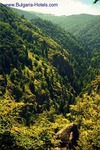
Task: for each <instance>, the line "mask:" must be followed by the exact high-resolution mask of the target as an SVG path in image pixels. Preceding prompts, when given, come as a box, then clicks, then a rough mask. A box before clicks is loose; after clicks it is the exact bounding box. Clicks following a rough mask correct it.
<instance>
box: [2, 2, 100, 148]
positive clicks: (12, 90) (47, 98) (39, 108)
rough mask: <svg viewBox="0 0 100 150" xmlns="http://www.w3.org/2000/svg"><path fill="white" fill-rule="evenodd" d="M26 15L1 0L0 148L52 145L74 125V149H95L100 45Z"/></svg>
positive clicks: (99, 142) (97, 145) (99, 100)
mask: <svg viewBox="0 0 100 150" xmlns="http://www.w3.org/2000/svg"><path fill="white" fill-rule="evenodd" d="M20 14H21V11H20ZM26 14H27V13H26ZM27 15H28V14H27ZM28 19H29V20H27V19H25V16H24V15H23V14H21V16H19V15H17V14H16V13H15V12H14V11H13V10H12V9H10V8H8V7H6V6H4V5H2V4H0V148H1V150H18V149H19V150H50V149H55V147H59V145H60V142H61V141H59V140H57V138H56V136H55V135H56V133H57V132H58V131H59V130H60V129H62V128H63V127H65V126H66V125H69V124H70V123H75V124H77V126H78V129H79V140H78V146H76V147H75V149H76V150H79V149H81V150H99V148H100V134H99V133H100V126H99V125H100V120H99V118H100V113H99V110H100V57H99V55H100V52H99V48H100V46H98V47H96V49H95V50H94V48H93V49H92V46H91V44H90V45H89V44H88V46H87V45H85V44H84V43H82V41H81V40H77V38H76V37H74V36H73V34H72V33H70V32H69V31H66V30H65V29H63V28H61V27H59V26H58V25H56V24H53V23H52V22H50V21H47V20H42V19H40V18H38V17H37V16H35V15H34V16H33V18H28ZM83 30H84V27H83ZM97 30H98V32H99V29H97ZM97 30H96V31H95V32H97ZM97 38H98V35H97ZM94 46H95V45H94ZM92 50H93V51H92ZM73 149H74V148H73Z"/></svg>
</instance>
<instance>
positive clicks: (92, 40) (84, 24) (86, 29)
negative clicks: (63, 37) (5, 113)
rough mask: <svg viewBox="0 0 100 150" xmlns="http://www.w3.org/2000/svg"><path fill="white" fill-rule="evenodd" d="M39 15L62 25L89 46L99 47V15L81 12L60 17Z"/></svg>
mask: <svg viewBox="0 0 100 150" xmlns="http://www.w3.org/2000/svg"><path fill="white" fill-rule="evenodd" d="M39 17H41V18H42V19H47V20H50V21H52V22H53V23H56V24H58V25H59V26H60V27H63V28H64V29H65V30H66V31H68V32H70V33H72V34H73V35H74V36H75V37H76V38H77V39H79V40H80V41H82V42H83V43H85V44H86V45H88V46H89V47H90V48H92V49H100V42H99V41H100V28H99V27H100V16H93V15H87V14H81V15H72V16H61V17H57V16H52V15H51V16H48V15H47V16H46V15H40V16H39Z"/></svg>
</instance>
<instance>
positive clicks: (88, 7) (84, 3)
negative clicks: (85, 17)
mask: <svg viewBox="0 0 100 150" xmlns="http://www.w3.org/2000/svg"><path fill="white" fill-rule="evenodd" d="M0 2H1V3H3V4H14V6H15V7H16V8H18V9H22V10H28V11H29V10H30V11H35V12H41V13H49V14H55V15H72V14H82V13H86V14H93V15H100V2H97V3H96V4H93V0H0ZM16 3H17V4H18V3H19V4H21V3H24V4H25V3H26V4H28V3H30V4H31V3H32V4H34V3H38V4H40V3H42V4H43V3H45V4H47V5H48V7H46V6H31V7H30V6H27V7H25V8H23V7H22V6H21V5H17V6H16ZM49 4H50V5H51V4H54V7H50V6H49Z"/></svg>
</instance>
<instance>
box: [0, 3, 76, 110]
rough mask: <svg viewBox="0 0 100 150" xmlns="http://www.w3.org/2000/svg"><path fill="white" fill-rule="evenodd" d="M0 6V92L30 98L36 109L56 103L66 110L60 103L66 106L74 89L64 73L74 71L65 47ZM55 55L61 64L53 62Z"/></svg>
mask: <svg viewBox="0 0 100 150" xmlns="http://www.w3.org/2000/svg"><path fill="white" fill-rule="evenodd" d="M0 7H1V9H0V13H1V21H0V26H1V28H2V30H0V35H1V37H0V38H1V49H0V51H1V55H0V58H1V64H0V68H1V81H2V84H1V96H4V97H5V98H6V99H9V98H10V99H14V100H15V101H17V102H18V101H24V102H29V101H30V102H33V103H34V104H36V105H37V106H36V107H37V108H36V110H37V112H38V111H40V112H41V111H43V109H50V107H51V105H54V107H56V104H58V103H59V105H58V112H59V111H61V112H63V111H68V109H69V108H68V109H65V108H64V107H65V104H64V103H66V107H67V106H68V105H67V103H71V101H72V100H73V94H74V90H73V88H72V86H71V85H70V80H69V79H68V77H67V76H69V74H70V75H71V74H72V76H73V73H74V71H73V68H72V65H71V62H70V55H69V54H68V52H67V50H64V49H63V48H62V47H61V46H60V45H59V44H58V43H57V42H55V41H54V40H52V39H51V38H50V37H47V36H44V34H43V33H42V30H40V29H39V28H38V27H36V26H35V25H32V24H31V23H30V22H29V21H27V20H25V19H21V18H20V17H19V16H17V15H16V14H14V13H13V12H12V11H11V10H10V9H9V8H6V7H4V6H3V5H0ZM2 52H3V53H2ZM58 59H59V61H62V63H63V64H64V66H65V68H63V67H62V64H59V67H58V66H55V65H54V61H57V60H58ZM59 68H60V69H61V70H60V72H61V73H60V72H59ZM63 69H65V70H66V71H64V70H63ZM63 73H66V80H64V77H65V75H64V76H63ZM2 78H3V79H2ZM67 80H68V81H67ZM2 85H3V86H2ZM67 88H68V89H67ZM71 91H72V92H71ZM61 101H62V102H61ZM68 101H69V102H68ZM56 102H57V103H56ZM34 107H35V106H34ZM68 107H69V106H68Z"/></svg>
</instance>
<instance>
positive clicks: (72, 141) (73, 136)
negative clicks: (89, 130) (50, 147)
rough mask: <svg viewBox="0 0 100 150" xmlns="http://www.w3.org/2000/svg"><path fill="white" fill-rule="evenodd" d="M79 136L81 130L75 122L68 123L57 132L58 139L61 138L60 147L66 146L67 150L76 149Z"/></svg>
mask: <svg viewBox="0 0 100 150" xmlns="http://www.w3.org/2000/svg"><path fill="white" fill-rule="evenodd" d="M78 138H79V131H78V128H77V125H76V124H74V123H72V124H70V125H67V126H66V127H65V128H63V129H61V130H60V131H59V132H58V133H57V139H60V140H61V143H60V147H61V148H63V147H66V150H67V149H68V150H75V146H77V140H78Z"/></svg>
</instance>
